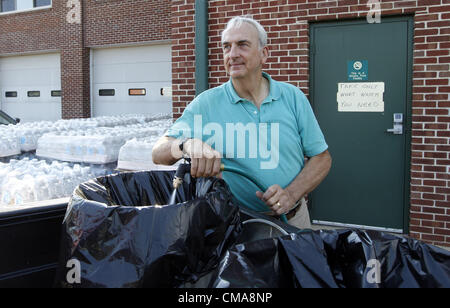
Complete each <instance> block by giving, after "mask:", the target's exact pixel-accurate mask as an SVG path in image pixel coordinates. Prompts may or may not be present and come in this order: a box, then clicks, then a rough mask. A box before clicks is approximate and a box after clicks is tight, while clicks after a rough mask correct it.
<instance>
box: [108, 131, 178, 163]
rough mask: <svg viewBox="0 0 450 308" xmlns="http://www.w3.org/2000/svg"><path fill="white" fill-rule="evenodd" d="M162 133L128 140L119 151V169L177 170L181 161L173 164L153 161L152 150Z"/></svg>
mask: <svg viewBox="0 0 450 308" xmlns="http://www.w3.org/2000/svg"><path fill="white" fill-rule="evenodd" d="M159 136H160V135H154V136H150V137H144V138H133V139H131V140H128V141H127V142H126V143H125V145H124V146H123V147H121V148H120V151H119V160H118V162H117V169H119V170H126V171H138V170H175V169H176V168H177V167H178V165H179V164H180V162H178V163H176V164H174V165H172V166H163V165H156V164H154V163H153V161H152V158H151V157H152V150H153V146H154V145H155V143H156V141H158V138H159Z"/></svg>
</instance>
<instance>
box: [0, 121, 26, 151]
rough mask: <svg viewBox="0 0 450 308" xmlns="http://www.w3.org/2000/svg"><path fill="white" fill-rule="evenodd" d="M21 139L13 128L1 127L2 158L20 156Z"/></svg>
mask: <svg viewBox="0 0 450 308" xmlns="http://www.w3.org/2000/svg"><path fill="white" fill-rule="evenodd" d="M20 152H21V151H20V143H19V138H17V135H16V133H15V131H14V129H13V128H12V127H11V126H0V157H8V156H13V155H17V154H20Z"/></svg>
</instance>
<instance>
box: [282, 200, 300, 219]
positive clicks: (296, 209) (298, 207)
mask: <svg viewBox="0 0 450 308" xmlns="http://www.w3.org/2000/svg"><path fill="white" fill-rule="evenodd" d="M302 200H303V199H300V200H298V201H297V203H296V204H295V206H294V208H293V209H292V210H290V211H289V212H287V213H286V218H287V219H288V220H289V219H291V218H292V217H294V216H295V214H297V212H298V211H299V210H300V208H301V206H302Z"/></svg>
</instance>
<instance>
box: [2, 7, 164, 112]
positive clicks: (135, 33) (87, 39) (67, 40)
mask: <svg viewBox="0 0 450 308" xmlns="http://www.w3.org/2000/svg"><path fill="white" fill-rule="evenodd" d="M67 3H68V1H67V0H53V4H52V8H50V9H44V10H35V11H29V12H17V13H13V14H7V15H0V55H12V54H14V55H20V54H24V53H28V52H33V53H39V52H46V51H49V50H54V51H58V52H60V54H61V90H62V98H61V100H62V107H61V108H62V116H63V118H81V117H89V116H90V105H91V103H90V71H89V68H90V65H89V63H90V58H89V57H90V47H94V46H107V45H117V44H129V43H143V42H149V41H160V40H169V39H170V34H171V33H170V26H169V24H170V5H168V4H169V2H168V0H96V1H89V0H80V4H81V21H82V22H81V23H68V21H67V18H66V17H67V14H68V13H69V11H71V10H72V8H68V7H67Z"/></svg>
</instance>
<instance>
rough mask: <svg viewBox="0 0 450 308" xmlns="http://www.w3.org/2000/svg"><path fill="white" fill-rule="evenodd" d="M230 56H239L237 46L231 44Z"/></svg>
mask: <svg viewBox="0 0 450 308" xmlns="http://www.w3.org/2000/svg"><path fill="white" fill-rule="evenodd" d="M230 56H231V57H232V58H237V57H239V56H240V54H239V48H238V46H237V45H235V44H233V45H232V46H231V50H230Z"/></svg>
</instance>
